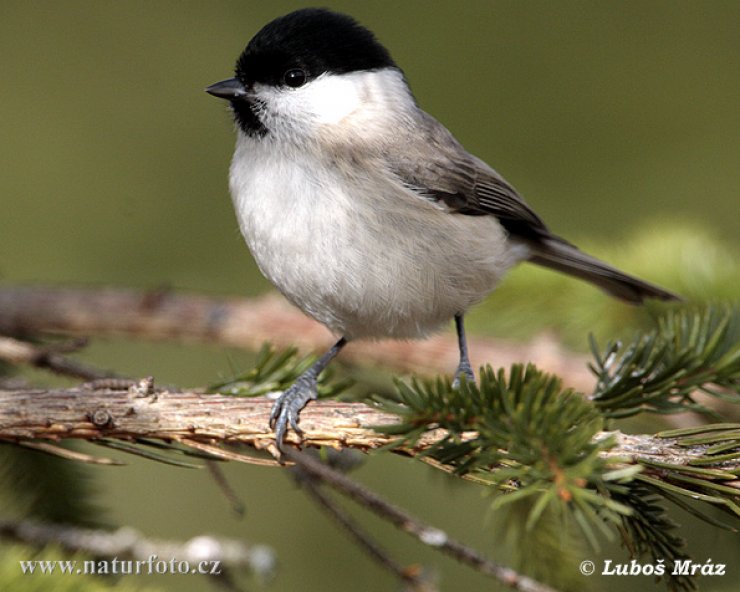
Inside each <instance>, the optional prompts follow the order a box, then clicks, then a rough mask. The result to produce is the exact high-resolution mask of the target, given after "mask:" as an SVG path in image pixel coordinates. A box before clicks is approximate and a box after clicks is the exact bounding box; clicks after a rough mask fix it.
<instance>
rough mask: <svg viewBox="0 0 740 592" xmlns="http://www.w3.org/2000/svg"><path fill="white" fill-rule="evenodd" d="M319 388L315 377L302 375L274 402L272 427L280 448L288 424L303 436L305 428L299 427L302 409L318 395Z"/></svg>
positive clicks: (271, 413)
mask: <svg viewBox="0 0 740 592" xmlns="http://www.w3.org/2000/svg"><path fill="white" fill-rule="evenodd" d="M317 388H318V387H317V383H316V378H315V377H312V376H301V377H299V378H298V380H296V381H295V382H294V383H293V385H292V386H291V387H290V388H289V389H288V390H287V391H285V392H284V393H283V394H282V395H280V397H278V399H277V401H275V403H274V404H273V406H272V410H271V411H270V428H271V429H274V430H275V441H276V443H277V446H278V448H279V449H282V447H283V441H284V439H285V434H286V433H287V431H288V426H290V427H291V428H293V431H295V433H296V434H298V437H302V436H303V430H302V429H301V428H299V427H298V421H299V419H300V414H301V410H302V409H303V408H304V407H305V406H306V405H307V404H308V402H309V401H312V400H314V399H315V398H316V397H317Z"/></svg>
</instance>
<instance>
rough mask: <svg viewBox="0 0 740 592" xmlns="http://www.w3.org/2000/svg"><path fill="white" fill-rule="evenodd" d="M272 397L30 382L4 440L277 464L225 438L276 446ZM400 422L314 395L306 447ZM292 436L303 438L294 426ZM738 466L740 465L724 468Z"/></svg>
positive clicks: (8, 414)
mask: <svg viewBox="0 0 740 592" xmlns="http://www.w3.org/2000/svg"><path fill="white" fill-rule="evenodd" d="M272 403H273V401H272V399H269V398H266V397H234V396H225V395H217V394H206V393H200V392H192V391H191V392H155V393H153V394H149V395H144V396H142V394H141V393H140V392H139V391H137V390H136V389H133V390H132V391H115V390H87V389H80V388H77V389H48V390H47V389H32V390H11V391H0V440H4V441H7V442H17V443H21V442H30V441H38V440H45V441H49V442H50V444H49V445H50V446H52V445H53V444H51V442H55V441H60V440H64V439H78V440H90V441H94V440H98V439H102V438H106V439H118V440H138V439H148V440H160V441H178V442H181V443H182V444H184V445H186V446H191V447H193V448H198V450H201V451H204V452H207V453H211V454H213V455H215V456H219V457H220V458H224V459H228V460H237V461H240V462H253V463H255V464H262V465H264V464H278V463H277V461H273V460H267V459H265V458H264V457H251V456H248V455H246V454H239V453H237V452H233V451H231V450H229V449H222V448H219V447H218V445H221V444H237V443H238V444H244V445H247V446H249V447H252V448H254V449H255V450H258V451H262V450H270V449H273V447H274V445H275V437H274V433H273V432H272V430H271V429H270V428H269V426H268V418H269V414H270V408H271V406H272ZM396 423H398V418H397V417H396V416H395V415H393V414H390V413H384V412H381V411H378V410H377V409H374V408H373V407H369V406H367V405H364V404H362V403H342V402H337V401H333V400H324V401H314V402H312V403H311V404H310V405H308V406H307V407H306V408H305V409H304V410H303V412H302V414H301V427H302V428H303V430H304V432H305V433H304V435H303V440H302V443H303V445H304V446H331V447H333V448H337V449H342V448H354V449H358V450H363V451H368V450H372V449H378V448H381V447H384V446H387V445H389V444H391V443H392V442H394V441H395V440H396V436H393V435H389V434H384V433H381V432H378V431H375V429H373V428H375V427H380V426H390V425H394V424H396ZM443 436H444V432H443V431H442V430H432V431H429V432H427V433H426V434H425V435H424V436H423V437H422V438H421V439H420V440H419V441H418V442H417V444H416V445H415V446H414V448H413V449H412V450H409V449H402V450H398V451H397V452H399V453H402V454H408V455H416V454H418V453H420V452H422V451H424V450H426V449H427V448H429V446H430V445H431V444H433V443H434V442H437V441H439V439H440V438H442V437H443ZM608 436H614V437H615V438H616V441H617V444H616V446H615V447H614V448H612V449H611V450H609V451H608V452H605V453H603V454H604V455H605V456H609V457H612V458H614V457H623V458H624V460H625V462H626V463H630V464H634V463H637V462H641V461H647V462H652V463H668V464H672V465H688V464H689V462H690V461H692V460H694V461H695V460H697V459H699V458H702V457H703V456H704V453H705V451H706V445H703V444H697V445H695V446H685V445H681V446H679V445H678V443H677V442H678V440H677V439H676V438H660V437H657V436H653V435H647V434H641V435H635V434H623V433H621V432H619V431H613V432H602V433H600V434H598V435H597V437H598V438H604V437H608ZM287 441H288V442H292V443H294V444H298V443H299V440H298V438H297V436H296V435H295V434H294V433H292V432H290V433H289V434H288V436H287ZM723 468H724V469H725V470H727V471H732V470H736V469H740V465H739V464H735V465H732V466H726V467H723Z"/></svg>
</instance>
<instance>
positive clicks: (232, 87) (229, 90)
mask: <svg viewBox="0 0 740 592" xmlns="http://www.w3.org/2000/svg"><path fill="white" fill-rule="evenodd" d="M206 92H207V93H208V94H209V95H213V96H214V97H218V98H219V99H226V100H227V101H236V100H239V99H241V98H243V97H245V96H246V95H247V91H246V89H245V88H244V85H243V84H242V83H241V81H240V80H239V79H238V78H229V79H228V80H222V81H221V82H217V83H216V84H212V85H211V86H209V87H208V88H207V89H206Z"/></svg>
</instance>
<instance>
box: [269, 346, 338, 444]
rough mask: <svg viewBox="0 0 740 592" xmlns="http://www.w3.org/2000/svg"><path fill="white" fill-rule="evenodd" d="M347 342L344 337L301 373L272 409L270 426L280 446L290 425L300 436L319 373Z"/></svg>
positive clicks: (314, 396)
mask: <svg viewBox="0 0 740 592" xmlns="http://www.w3.org/2000/svg"><path fill="white" fill-rule="evenodd" d="M346 344H347V340H346V339H345V338H344V337H342V338H341V339H340V340H339V341H337V342H336V343H335V344H334V346H333V347H332V348H331V349H330V350H329V351H328V352H326V353H325V354H324V355H323V356H321V357H320V358H319V359H318V360H316V361H315V362H314V363H313V364H312V365H311V367H310V368H309V369H308V370H306V371H305V372H304V373H303V374H301V375H300V376H299V377H298V378H297V379H296V381H295V382H294V383H293V384H292V385H291V387H290V388H289V389H288V390H287V391H285V392H284V393H283V394H282V395H280V397H278V400H277V401H275V404H274V405H273V406H272V411H270V428H272V429H274V430H275V441H276V442H277V445H278V448H282V446H283V438H284V437H285V432H287V431H288V426H289V425H290V427H292V428H293V429H294V430H295V432H296V434H298V435H299V436H300V435H301V434H303V430H301V429H300V428H299V427H298V419H299V415H300V413H301V409H303V408H304V407H305V406H306V404H307V403H308V402H309V401H312V400H314V399H315V398H316V397H317V396H318V393H317V388H318V383H317V380H318V377H319V374H321V372H322V371H323V370H324V368H326V367H327V366H328V365H329V362H331V361H332V360H333V359H334V358H335V357H336V355H337V354H338V353H339V352H340V351H341V350H342V348H343V347H344V346H345V345H346Z"/></svg>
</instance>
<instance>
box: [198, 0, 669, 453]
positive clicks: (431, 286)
mask: <svg viewBox="0 0 740 592" xmlns="http://www.w3.org/2000/svg"><path fill="white" fill-rule="evenodd" d="M206 92H208V93H209V94H211V95H213V96H215V97H217V98H220V99H224V100H226V101H228V103H229V105H230V109H231V112H232V113H233V117H234V120H235V128H236V148H235V150H234V155H233V158H232V161H231V166H230V170H229V188H230V192H231V197H232V201H233V205H234V209H235V212H236V217H237V219H238V223H239V227H240V230H241V233H242V235H243V237H244V239H245V241H246V243H247V245H248V247H249V249H250V251H251V253H252V256H253V257H254V260H255V261H256V263H257V266H258V267H259V269H260V271H261V272H262V274H263V275H264V276H266V277H267V279H269V280H270V281H271V282H272V284H274V285H275V286H276V288H277V289H278V290H279V291H280V292H281V293H282V294H283V295H284V296H285V297H286V298H287V299H288V300H289V301H290V302H291V303H293V304H294V305H295V306H297V307H298V308H299V309H301V310H302V311H303V312H304V313H306V314H307V315H308V316H310V317H312V318H314V319H316V320H317V321H319V322H320V323H322V324H323V325H325V326H326V327H327V328H328V329H329V330H330V331H331V332H332V333H333V334H334V335H336V336H337V337H338V340H337V341H336V343H334V345H333V346H332V347H331V348H330V349H329V350H328V351H327V352H326V353H325V354H324V355H322V356H321V357H320V358H318V359H317V360H316V361H315V363H313V364H312V365H311V366H310V367H309V368H308V369H307V370H306V371H305V372H304V373H303V374H301V375H300V376H299V377H298V378H297V380H296V381H295V382H294V383H293V384H292V385H291V386H290V387H289V388H288V389H287V390H285V391H284V392H283V393H282V394H281V395H280V396H279V398H277V400H276V401H275V402H274V404H273V407H272V410H271V413H270V420H269V425H270V428H271V429H274V431H275V438H276V441H277V444H278V446H279V447H281V450H282V446H284V445H285V443H284V440H285V436H286V434H287V433H288V431H289V429H290V428H292V429H293V430H294V431H295V432H296V434H297V436H298V437H299V438H300V437H301V436H302V434H303V432H302V430H301V428H300V427H299V425H298V422H299V418H300V412H301V410H302V409H303V408H304V407H305V406H306V404H308V403H309V402H310V401H311V400H313V399H316V397H317V379H318V376H319V374H320V373H321V372H322V371H323V370H324V369H325V368H326V367H327V365H328V364H329V363H330V361H331V360H332V359H333V358H335V357H336V356H337V354H338V353H339V352H340V351H341V350H342V349H343V348H344V347H345V346H346V345H347V344H348V343H350V342H352V341H355V340H363V339H369V340H376V339H381V338H394V339H404V340H405V339H419V338H424V337H426V336H428V335H429V334H430V333H432V332H434V331H436V330H438V329H440V328H441V327H443V326H444V325H445V324H446V323H449V322H450V321H453V320H454V324H455V328H456V331H457V340H458V346H459V354H460V355H459V364H458V367H457V369H456V371H455V374H454V382H453V387H455V388H458V387H459V384H460V382H461V381H462V380H463V379H464V380H467V381H470V382H472V381H474V380H475V375H474V372H473V369H472V366H471V364H470V358H469V354H468V346H467V340H466V335H465V326H464V315H465V314H466V312H467V311H468V310H469V309H470V308H471V307H472V306H474V305H475V304H477V303H479V302H480V301H482V300H483V299H484V298H485V297H486V296H487V295H488V294H489V293H490V292H491V291H493V290H494V289H495V287H496V286H497V285H498V284H499V282H500V281H501V279H502V278H503V277H504V275H505V273H506V272H507V271H508V270H509V269H510V268H512V267H513V266H515V265H517V264H518V263H521V262H525V261H526V262H530V263H534V264H536V265H540V266H544V267H547V268H550V269H554V270H556V271H559V272H563V273H565V274H568V275H571V276H574V277H576V278H579V279H581V280H585V281H587V282H590V283H592V284H594V285H596V286H597V287H599V288H601V289H602V290H603V291H605V292H606V293H608V294H609V295H611V296H614V297H616V298H618V299H620V300H623V301H626V302H629V303H633V304H639V303H642V302H643V301H644V300H646V299H658V300H667V301H669V300H677V299H679V298H678V296H676V295H675V294H673V293H671V292H669V291H667V290H664V289H662V288H660V287H658V286H656V285H653V284H650V283H648V282H646V281H643V280H640V279H638V278H635V277H632V276H630V275H628V274H626V273H624V272H622V271H619V270H618V269H616V268H614V267H612V266H610V265H608V264H607V263H604V262H602V261H600V260H598V259H596V258H595V257H592V256H590V255H588V254H586V253H585V252H583V251H581V250H579V249H578V248H577V247H576V246H575V245H573V244H572V243H570V242H568V241H567V240H565V239H563V238H561V237H559V236H558V235H556V234H554V233H553V232H552V231H551V230H550V229H549V228H548V226H547V225H546V224H545V223H544V222H543V221H542V219H541V218H540V216H538V215H537V214H536V213H535V212H534V210H533V209H532V208H531V207H530V206H529V205H528V204H527V203H526V202H525V201H524V199H523V198H522V197H521V196H520V195H519V193H518V192H517V191H516V189H514V187H513V186H512V185H510V184H509V183H508V182H507V181H506V180H505V179H504V178H503V177H502V176H501V175H500V174H499V173H498V172H496V171H495V170H494V169H493V168H491V167H490V166H489V165H488V164H486V163H485V162H484V161H482V160H481V159H479V158H477V157H476V156H473V155H472V154H470V153H469V152H468V151H467V150H466V149H465V148H464V147H463V146H462V145H461V144H460V143H459V142H458V141H457V140H456V139H455V137H454V136H453V135H452V133H451V132H450V131H448V130H447V128H446V127H445V126H444V125H442V124H441V123H440V122H439V121H437V120H436V119H435V118H434V117H432V116H431V115H429V114H428V113H426V112H425V111H423V110H422V109H421V108H420V107H419V105H418V103H417V102H416V99H415V97H414V95H413V94H412V92H411V89H410V87H409V84H408V82H407V79H406V77H405V75H404V73H403V71H402V70H401V68H400V67H399V66H398V65H397V64H396V62H395V61H394V60H393V58H392V57H391V55H390V53H389V52H388V50H387V49H386V48H385V47H384V46H383V45H382V44H381V43H380V42H379V41H378V39H377V38H376V36H375V35H374V34H373V33H372V32H371V31H370V30H369V29H367V28H366V27H364V26H362V25H361V24H360V23H359V22H358V21H356V20H355V19H354V18H353V17H351V16H348V15H345V14H341V13H338V12H334V11H331V10H328V9H323V8H304V9H301V10H296V11H294V12H291V13H289V14H286V15H284V16H280V17H278V18H276V19H274V20H272V21H271V22H269V23H268V24H266V25H265V26H264V27H263V28H262V29H261V30H259V32H258V33H257V34H256V35H254V37H253V38H252V39H251V41H249V43H248V44H247V46H246V48H245V49H244V50H243V52H242V53H241V54H240V56H239V57H238V59H237V62H236V67H235V73H234V76H233V77H232V78H229V79H226V80H223V81H221V82H217V83H215V84H212V85H211V86H209V87H207V88H206ZM463 377H464V378H463Z"/></svg>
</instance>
